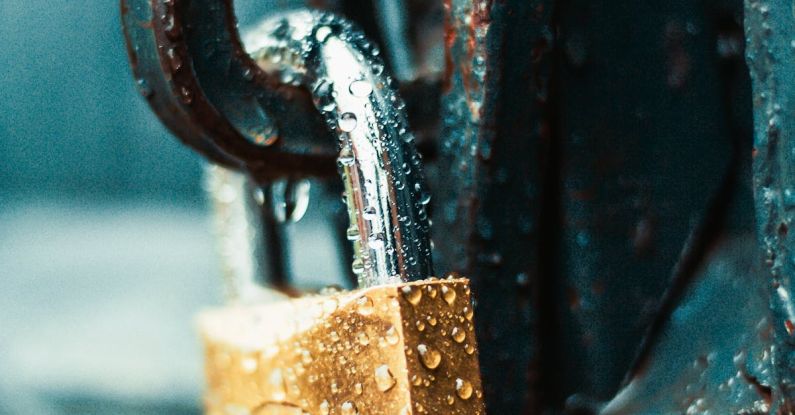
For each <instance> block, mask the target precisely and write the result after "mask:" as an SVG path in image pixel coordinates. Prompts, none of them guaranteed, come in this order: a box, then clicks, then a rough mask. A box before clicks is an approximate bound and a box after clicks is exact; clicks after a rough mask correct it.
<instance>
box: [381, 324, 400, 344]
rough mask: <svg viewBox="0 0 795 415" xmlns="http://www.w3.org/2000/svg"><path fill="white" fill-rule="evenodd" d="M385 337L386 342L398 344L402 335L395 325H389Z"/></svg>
mask: <svg viewBox="0 0 795 415" xmlns="http://www.w3.org/2000/svg"><path fill="white" fill-rule="evenodd" d="M384 338H385V339H386V342H387V343H389V344H391V345H392V346H394V345H396V344H398V342H399V341H400V335H399V334H398V332H397V330H395V327H394V326H389V328H388V329H387V330H386V336H385V337H384Z"/></svg>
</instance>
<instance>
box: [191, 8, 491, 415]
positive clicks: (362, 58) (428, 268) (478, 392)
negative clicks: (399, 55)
mask: <svg viewBox="0 0 795 415" xmlns="http://www.w3.org/2000/svg"><path fill="white" fill-rule="evenodd" d="M246 45H247V46H248V47H249V49H250V51H249V52H250V53H251V54H252V55H253V56H254V57H255V59H256V60H257V63H258V65H259V66H260V68H262V69H263V70H264V71H265V72H267V73H269V74H272V75H274V76H279V77H280V78H281V80H282V82H284V83H289V84H295V85H303V86H305V87H307V89H309V90H310V91H312V96H313V100H314V103H315V105H316V107H317V109H318V110H319V111H320V112H321V113H322V114H323V116H324V118H325V119H326V121H327V124H328V126H329V128H331V129H332V130H333V131H334V132H335V133H336V135H337V137H338V138H339V141H340V148H341V150H340V155H339V158H338V165H339V168H340V172H341V174H342V177H343V182H344V185H345V198H344V199H345V202H346V205H347V206H348V214H349V219H350V223H351V226H350V228H349V229H348V232H347V233H348V237H349V239H350V240H351V241H352V243H353V245H354V253H355V254H354V259H353V264H352V268H353V271H354V273H355V274H356V275H357V277H358V282H359V288H358V289H357V290H354V291H349V292H342V291H328V290H327V291H325V292H321V293H320V294H317V295H308V296H304V297H299V298H294V299H289V300H283V301H276V302H272V303H267V304H261V303H260V304H252V303H240V304H235V305H230V306H227V307H223V308H219V309H215V310H208V311H206V312H204V313H202V314H201V316H200V317H199V327H200V331H201V335H202V338H203V340H204V343H205V349H206V364H205V369H206V376H207V392H206V396H205V405H206V409H207V413H209V414H212V415H220V414H260V415H262V414H302V415H303V414H312V415H331V414H340V415H354V414H362V415H363V414H403V415H408V414H462V415H463V414H482V413H485V409H484V403H483V396H482V395H483V394H482V387H481V383H480V373H479V372H480V371H479V365H478V353H477V343H476V339H475V333H474V327H473V304H472V300H471V295H470V288H469V285H468V280H467V279H466V278H462V277H459V276H457V275H449V276H448V277H447V278H444V279H435V278H432V275H433V271H432V264H431V255H430V249H431V246H430V239H429V237H428V232H429V220H428V217H427V213H426V205H427V203H428V201H429V193H428V191H427V189H426V188H425V187H424V184H423V178H422V173H421V161H420V158H419V155H418V154H417V152H416V149H415V147H414V143H413V136H412V135H411V133H410V132H409V131H408V128H407V123H406V120H405V116H404V115H403V104H402V102H401V100H400V98H399V97H398V96H397V95H396V93H395V92H394V85H393V81H392V80H391V79H390V77H389V76H388V75H386V74H385V71H384V66H383V63H382V62H381V60H380V59H379V58H378V51H377V49H375V48H374V47H373V45H372V44H370V43H369V42H368V41H367V40H366V39H365V38H364V36H362V35H361V34H360V32H359V31H358V30H356V29H355V28H353V27H351V25H350V24H348V23H347V22H345V21H343V20H342V19H340V18H338V17H335V16H333V15H330V14H326V13H318V12H307V11H300V12H291V13H287V14H283V15H280V16H279V17H276V18H272V19H269V20H268V21H266V22H265V23H263V24H262V25H261V26H260V28H259V29H258V30H256V31H254V32H252V33H251V35H250V39H249V40H248V41H247V42H246ZM304 255H311V253H309V252H305V253H304Z"/></svg>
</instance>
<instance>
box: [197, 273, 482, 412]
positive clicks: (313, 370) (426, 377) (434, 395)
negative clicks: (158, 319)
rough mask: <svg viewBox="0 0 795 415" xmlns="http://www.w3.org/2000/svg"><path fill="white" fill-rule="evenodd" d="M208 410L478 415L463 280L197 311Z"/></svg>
mask: <svg viewBox="0 0 795 415" xmlns="http://www.w3.org/2000/svg"><path fill="white" fill-rule="evenodd" d="M199 324H200V327H201V332H202V336H203V338H204V341H205V345H206V357H207V358H206V366H205V370H206V372H207V379H208V382H209V384H208V391H207V394H206V399H205V403H206V407H207V413H208V414H211V415H220V414H230V415H231V414H238V413H251V414H262V415H265V414H297V415H300V414H307V413H308V414H313V415H314V414H318V415H320V414H323V415H332V414H340V415H351V414H358V413H361V414H365V413H367V414H412V413H413V414H440V413H444V414H451V415H453V414H459V415H465V414H472V415H474V414H484V413H485V412H484V407H483V395H482V390H481V384H480V371H479V368H478V358H477V355H478V353H477V343H476V341H475V333H474V327H473V316H472V303H471V298H470V290H469V285H468V281H467V280H466V279H464V278H456V279H445V280H430V281H423V282H416V283H408V284H399V285H388V286H381V287H375V288H369V289H364V290H357V291H353V292H346V293H338V294H333V295H329V296H318V297H307V298H303V299H298V300H292V301H290V302H280V303H276V304H270V305H258V306H247V307H233V308H224V309H219V310H215V311H208V312H206V313H204V314H203V315H202V316H201V318H200V320H199Z"/></svg>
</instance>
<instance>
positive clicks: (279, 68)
mask: <svg viewBox="0 0 795 415" xmlns="http://www.w3.org/2000/svg"><path fill="white" fill-rule="evenodd" d="M244 44H245V45H246V47H247V48H248V50H249V53H251V54H252V56H253V57H254V58H255V60H256V62H257V63H258V65H259V67H260V68H261V69H262V70H264V71H265V72H266V73H267V74H270V75H274V76H278V77H279V78H280V79H281V81H282V82H283V83H285V84H289V85H295V86H298V85H303V86H305V87H307V88H308V89H309V90H310V91H312V98H313V102H314V104H315V107H316V108H317V109H318V110H319V111H320V113H321V114H322V115H323V117H324V119H325V120H326V123H327V125H328V127H329V128H331V129H332V131H334V132H335V133H336V136H337V138H338V139H339V147H340V149H341V150H340V154H339V157H338V166H339V168H340V171H341V173H342V176H343V181H344V184H345V201H346V203H347V206H348V213H349V217H350V223H351V226H350V228H349V229H348V237H349V239H350V240H351V241H352V242H353V243H354V253H355V254H354V261H353V270H354V273H356V274H357V276H358V281H359V286H360V287H366V286H372V285H377V284H388V283H394V282H401V281H410V280H418V279H423V278H427V277H428V276H430V275H432V272H433V270H432V262H431V247H430V239H429V236H428V235H429V221H428V215H427V212H426V205H427V204H428V202H429V200H430V193H429V192H428V189H427V188H426V187H425V185H424V178H423V175H422V168H421V158H420V156H419V154H418V152H417V150H416V147H415V145H414V136H413V134H412V133H411V132H409V131H408V125H407V122H406V117H405V115H404V110H405V105H404V104H403V101H402V100H401V99H400V98H399V97H398V95H397V94H396V92H395V89H396V85H395V82H394V81H393V80H392V79H391V78H390V77H389V76H388V75H387V74H385V71H384V64H383V62H382V61H381V59H380V58H379V51H378V49H376V47H375V46H374V45H373V44H372V43H370V42H369V41H368V40H367V39H366V38H365V37H364V36H363V34H362V33H361V32H360V31H359V30H357V29H355V28H354V27H353V26H352V25H351V24H350V23H348V22H346V21H345V20H343V19H341V18H340V17H337V16H334V15H332V14H330V13H322V12H314V11H296V12H289V13H285V14H281V15H279V16H278V17H275V18H271V19H268V20H266V21H265V22H264V23H263V24H262V25H261V26H260V27H259V28H257V29H255V30H254V31H252V32H250V33H249V35H248V36H247V39H246V41H245V42H244Z"/></svg>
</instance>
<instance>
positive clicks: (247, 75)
mask: <svg viewBox="0 0 795 415" xmlns="http://www.w3.org/2000/svg"><path fill="white" fill-rule="evenodd" d="M243 78H244V79H245V80H246V81H251V80H253V79H254V70H253V69H251V68H246V69H243Z"/></svg>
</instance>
